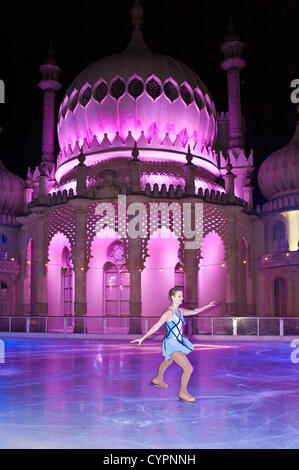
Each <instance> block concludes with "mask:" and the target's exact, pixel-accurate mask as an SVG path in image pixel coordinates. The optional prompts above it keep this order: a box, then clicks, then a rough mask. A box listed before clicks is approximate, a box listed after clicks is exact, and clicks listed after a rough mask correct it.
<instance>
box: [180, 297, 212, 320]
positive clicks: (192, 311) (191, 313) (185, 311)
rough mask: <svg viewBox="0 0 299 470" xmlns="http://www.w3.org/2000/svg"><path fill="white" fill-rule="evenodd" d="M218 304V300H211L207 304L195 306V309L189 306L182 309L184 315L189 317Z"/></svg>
mask: <svg viewBox="0 0 299 470" xmlns="http://www.w3.org/2000/svg"><path fill="white" fill-rule="evenodd" d="M216 306H217V302H216V300H212V302H210V303H209V304H207V305H204V306H203V307H198V308H194V309H193V310H189V309H188V308H182V309H181V310H182V312H183V315H184V316H185V317H188V316H190V315H197V314H198V313H200V312H204V311H205V310H208V309H209V308H214V307H216Z"/></svg>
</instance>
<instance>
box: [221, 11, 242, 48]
mask: <svg viewBox="0 0 299 470" xmlns="http://www.w3.org/2000/svg"><path fill="white" fill-rule="evenodd" d="M228 31H229V32H228V33H227V35H226V36H225V38H224V42H231V41H240V37H239V35H238V34H237V33H236V32H235V28H234V25H233V19H232V17H231V16H230V17H229V25H228Z"/></svg>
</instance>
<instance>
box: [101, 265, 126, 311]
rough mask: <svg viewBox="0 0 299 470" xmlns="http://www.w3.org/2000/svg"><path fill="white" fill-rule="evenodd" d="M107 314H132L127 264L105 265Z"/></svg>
mask: <svg viewBox="0 0 299 470" xmlns="http://www.w3.org/2000/svg"><path fill="white" fill-rule="evenodd" d="M104 279H105V281H104V282H105V314H106V315H113V316H120V315H129V314H130V274H129V272H128V271H127V269H126V268H125V266H121V267H119V268H118V267H117V266H116V265H115V264H112V263H106V265H105V276H104Z"/></svg>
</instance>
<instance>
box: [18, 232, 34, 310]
mask: <svg viewBox="0 0 299 470" xmlns="http://www.w3.org/2000/svg"><path fill="white" fill-rule="evenodd" d="M20 244H21V259H20V262H21V263H20V264H21V266H20V275H19V278H18V280H17V308H16V313H17V315H29V313H30V310H31V305H29V302H28V298H27V293H26V290H27V288H28V284H27V266H28V265H27V247H26V229H25V227H24V225H23V226H22V227H21V231H20ZM30 269H31V265H30Z"/></svg>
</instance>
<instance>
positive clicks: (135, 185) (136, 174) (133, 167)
mask: <svg viewBox="0 0 299 470" xmlns="http://www.w3.org/2000/svg"><path fill="white" fill-rule="evenodd" d="M138 156H139V151H138V148H137V144H136V142H135V144H134V148H133V150H132V160H131V161H130V162H129V166H130V173H131V191H132V193H140V189H141V186H140V178H141V165H142V164H141V161H140V160H138Z"/></svg>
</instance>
